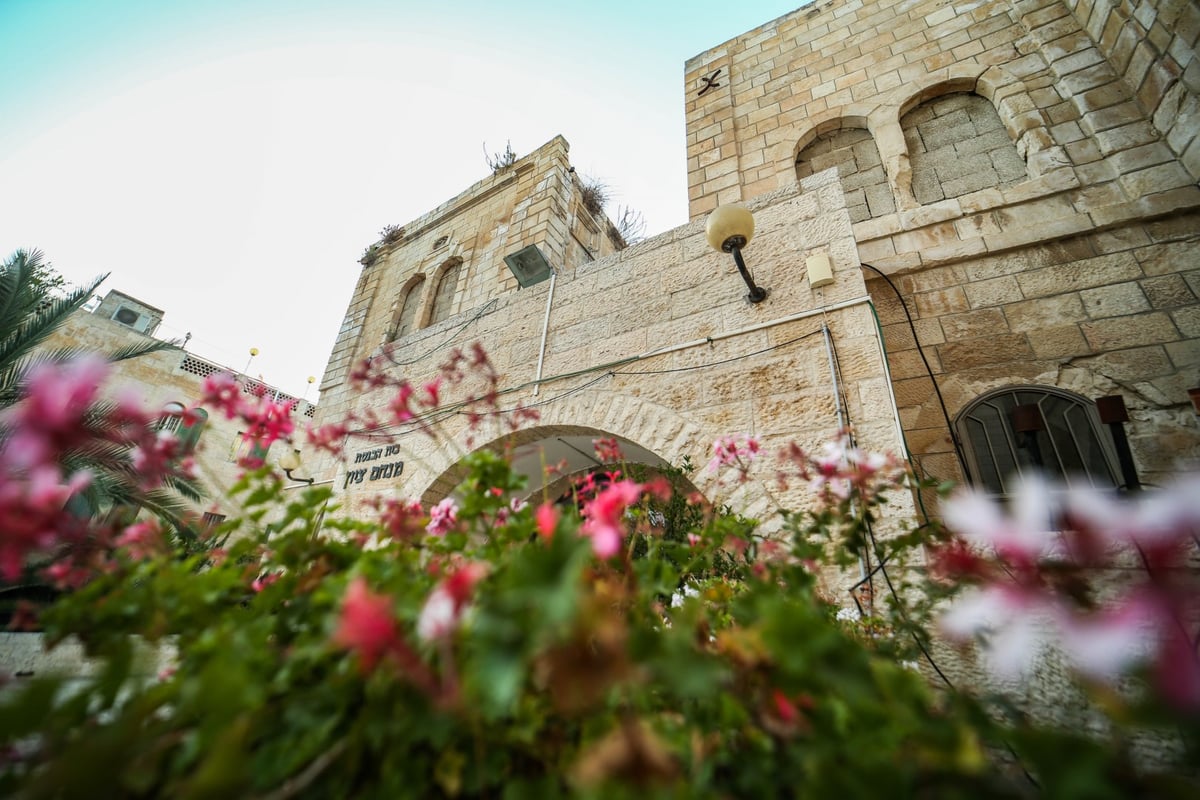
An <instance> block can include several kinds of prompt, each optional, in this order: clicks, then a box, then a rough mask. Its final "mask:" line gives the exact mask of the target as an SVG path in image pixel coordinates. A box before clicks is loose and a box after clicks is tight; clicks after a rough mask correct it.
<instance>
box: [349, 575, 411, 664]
mask: <svg viewBox="0 0 1200 800" xmlns="http://www.w3.org/2000/svg"><path fill="white" fill-rule="evenodd" d="M398 640H399V633H398V631H397V628H396V620H395V616H394V615H393V613H392V599H391V598H390V597H388V596H387V595H382V594H376V593H374V592H372V591H371V590H370V589H369V588H367V582H366V581H365V580H364V579H363V578H362V577H358V578H355V579H354V580H353V581H351V582H350V585H349V586H348V587H346V595H345V597H344V598H343V599H342V613H341V616H340V617H339V618H338V625H337V629H336V630H335V631H334V632H333V642H334V644H336V645H338V646H339V647H342V648H345V649H347V650H350V651H352V652H355V653H358V658H359V663H360V664H361V665H362V669H363V672H370V671H371V670H373V669H374V668H375V665H376V664H378V663H379V659H380V658H382V657H383V656H384V655H386V654H387V653H388V651H389V650H391V649H392V648H393V647H394V646H395V644H396V643H397V641H398Z"/></svg>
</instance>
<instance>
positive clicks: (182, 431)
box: [158, 402, 208, 455]
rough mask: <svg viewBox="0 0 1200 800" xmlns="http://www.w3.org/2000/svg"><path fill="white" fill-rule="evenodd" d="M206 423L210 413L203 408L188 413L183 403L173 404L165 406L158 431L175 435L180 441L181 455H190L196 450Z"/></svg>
mask: <svg viewBox="0 0 1200 800" xmlns="http://www.w3.org/2000/svg"><path fill="white" fill-rule="evenodd" d="M206 422H208V412H207V411H205V410H204V409H203V408H194V409H192V410H191V412H188V410H187V408H186V407H185V406H184V405H183V403H176V402H171V403H167V404H166V405H165V406H163V410H162V416H160V417H159V418H158V430H160V431H169V432H171V433H173V434H175V437H176V438H177V439H179V444H180V446H181V447H180V450H181V453H182V454H183V455H188V454H189V453H191V452H192V451H193V450H195V449H196V445H197V444H198V443H199V441H200V434H201V433H202V432H203V431H204V425H205V423H206Z"/></svg>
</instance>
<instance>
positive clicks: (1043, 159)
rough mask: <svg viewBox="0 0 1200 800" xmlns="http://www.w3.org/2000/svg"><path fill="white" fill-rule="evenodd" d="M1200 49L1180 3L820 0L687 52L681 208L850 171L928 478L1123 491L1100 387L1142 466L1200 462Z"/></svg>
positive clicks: (1192, 21)
mask: <svg viewBox="0 0 1200 800" xmlns="http://www.w3.org/2000/svg"><path fill="white" fill-rule="evenodd" d="M1198 38H1200V7H1197V5H1196V4H1195V3H1190V2H1186V0H1140V1H1133V0H991V1H990V2H971V3H964V2H944V1H940V0H928V1H927V2H921V1H919V0H906V1H905V2H861V1H860V0H822V1H820V2H815V3H811V4H809V5H807V6H805V7H803V8H801V9H799V10H797V11H795V12H793V13H791V14H788V15H785V16H784V17H781V18H779V19H777V20H774V21H773V22H769V23H767V24H766V25H763V26H761V27H759V28H756V29H755V30H753V31H750V32H748V33H746V34H743V35H742V36H739V37H736V38H734V39H732V40H730V41H728V42H726V43H725V44H723V45H721V46H719V47H716V48H714V49H712V50H709V51H706V52H704V53H702V54H700V55H698V56H697V57H695V58H694V59H692V60H691V61H689V62H688V65H687V70H686V72H687V77H686V89H687V92H688V97H687V120H688V173H689V200H690V209H691V214H692V216H693V217H694V218H700V217H702V216H703V215H705V214H707V213H708V212H709V211H710V210H711V209H713V208H714V207H716V206H717V205H718V204H724V203H733V202H740V201H745V200H748V199H751V198H753V197H756V196H758V195H760V194H762V193H765V192H771V191H773V190H776V189H777V188H779V187H782V186H788V185H793V184H794V183H795V181H796V180H797V179H798V178H803V177H804V176H805V175H808V174H811V173H812V172H814V171H817V170H821V169H825V168H828V167H832V166H836V167H837V168H838V172H839V178H840V181H841V184H842V187H843V189H844V191H845V197H846V205H847V209H848V211H849V214H850V218H851V223H852V229H853V232H854V239H855V242H856V245H857V249H858V257H859V260H860V261H861V263H862V264H863V265H864V269H863V275H864V278H866V281H867V288H868V291H869V293H870V295H871V298H872V300H873V302H874V305H875V307H876V308H877V309H878V312H879V315H880V318H881V320H882V322H883V327H884V334H885V340H886V342H887V348H888V354H889V355H888V362H889V367H890V371H891V378H892V382H893V386H894V391H895V396H896V398H897V403H898V406H899V412H900V416H901V418H902V419H903V422H904V429H905V433H906V437H907V440H908V445H909V447H910V448H911V450H912V451H913V453H914V454H915V455H916V456H917V457H918V460H919V462H920V464H921V466H922V467H923V468H924V469H925V470H926V471H927V472H928V473H929V474H931V475H934V476H938V477H944V478H952V479H956V480H964V479H965V480H968V481H970V482H972V483H976V484H979V485H982V486H985V487H988V488H991V489H994V490H998V491H1003V490H1004V486H1005V481H1006V472H1007V471H1009V470H1011V469H1012V468H1014V467H1016V466H1018V465H1020V464H1022V463H1025V462H1027V461H1029V460H1031V459H1035V458H1040V459H1041V460H1042V461H1043V462H1044V465H1045V466H1046V467H1047V468H1049V469H1051V470H1052V471H1065V472H1068V473H1075V474H1078V473H1085V474H1087V475H1088V476H1089V478H1090V479H1091V480H1092V481H1093V482H1094V483H1097V484H1099V485H1123V484H1124V483H1126V482H1127V480H1126V477H1125V476H1124V475H1123V474H1122V472H1121V470H1120V467H1119V464H1118V463H1117V462H1118V461H1119V458H1117V457H1116V456H1115V454H1114V453H1113V451H1112V449H1111V447H1110V444H1111V442H1110V441H1108V439H1109V436H1108V432H1107V431H1106V430H1105V429H1103V427H1102V425H1101V424H1100V423H1101V420H1100V415H1098V414H1097V413H1096V409H1095V407H1094V405H1093V402H1092V401H1093V400H1095V399H1096V398H1099V397H1105V396H1112V395H1120V396H1121V397H1122V398H1123V400H1124V405H1125V406H1126V408H1127V412H1128V416H1129V418H1130V419H1129V424H1128V425H1127V426H1126V427H1127V430H1128V436H1129V439H1130V442H1131V446H1132V453H1133V457H1134V459H1133V460H1134V462H1135V464H1136V467H1137V469H1138V470H1139V472H1140V473H1142V474H1143V475H1146V476H1148V479H1149V480H1152V481H1153V480H1159V479H1161V478H1162V477H1164V475H1165V473H1167V472H1170V471H1172V470H1177V469H1181V468H1185V469H1186V468H1190V469H1195V468H1196V467H1197V465H1198V461H1200V430H1198V427H1197V424H1196V418H1195V409H1194V408H1193V406H1192V405H1191V403H1190V402H1189V399H1188V390H1189V389H1192V388H1194V387H1197V386H1200V304H1198V303H1197V299H1196V298H1197V292H1200V250H1198V248H1197V241H1198V234H1200V217H1198V216H1197V210H1198V209H1200V188H1198V187H1197V185H1196V182H1197V177H1198V176H1200V99H1198V93H1200V60H1197V59H1196V44H1197V39H1198ZM714 76H715V77H714ZM712 83H716V84H718V85H717V86H716V87H715V88H713V87H712V86H710V84H712ZM909 317H911V324H910V320H909ZM1026 405H1030V406H1037V407H1038V410H1039V412H1040V413H1039V414H1037V415H1034V416H1033V418H1032V419H1031V420H1029V421H1028V423H1029V425H1031V426H1037V425H1040V426H1041V430H1040V432H1038V433H1036V437H1037V440H1038V441H1039V442H1040V447H1038V448H1037V449H1038V450H1040V453H1037V454H1031V453H1029V452H1026V451H1028V450H1029V449H1030V448H1029V447H1025V446H1023V444H1022V441H1023V438H1024V435H1025V434H1027V433H1028V431H1020V430H1014V423H1013V422H1012V419H1011V417H1012V413H1013V409H1014V407H1016V406H1026ZM1039 416H1040V417H1041V419H1040V420H1039V419H1038V417H1039ZM1118 416H1119V413H1118ZM1105 421H1107V420H1105ZM1018 427H1020V425H1018Z"/></svg>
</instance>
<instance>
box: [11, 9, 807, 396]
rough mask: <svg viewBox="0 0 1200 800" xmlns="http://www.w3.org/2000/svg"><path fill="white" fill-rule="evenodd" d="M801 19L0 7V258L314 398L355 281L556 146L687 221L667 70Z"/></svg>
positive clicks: (633, 197)
mask: <svg viewBox="0 0 1200 800" xmlns="http://www.w3.org/2000/svg"><path fill="white" fill-rule="evenodd" d="M800 5H803V2H802V0H743V2H740V3H728V2H716V0H694V2H687V3H683V2H664V1H663V0H608V2H578V1H577V0H556V1H552V0H513V1H512V2H505V3H498V2H484V1H483V0H443V2H441V3H440V4H435V3H415V2H409V1H408V0H391V2H385V1H384V0H340V1H339V2H316V1H315V0H287V1H286V2H284V1H283V0H204V1H203V2H200V1H199V0H172V1H171V2H162V1H161V0H0V76H3V77H0V258H6V257H7V256H8V255H10V254H11V253H12V252H13V251H14V250H16V249H18V248H27V249H32V248H37V249H40V250H42V251H44V253H45V254H46V258H47V260H48V261H50V263H51V264H52V265H53V266H54V268H55V269H56V270H58V271H59V272H60V273H61V274H62V275H63V276H64V277H65V278H66V279H67V280H68V281H71V282H74V283H85V282H87V281H88V280H89V279H90V278H92V277H94V276H96V275H99V274H102V273H105V272H107V273H110V276H109V278H108V280H107V281H106V282H105V283H104V284H103V285H102V286H101V288H100V290H99V293H100V294H103V293H104V292H106V291H108V290H110V289H116V290H118V291H121V292H124V293H125V294H128V295H132V296H133V297H136V298H138V299H139V300H142V301H143V302H145V303H147V304H149V305H151V306H154V307H156V308H159V309H161V310H163V311H164V312H166V313H165V317H164V320H163V324H162V326H161V327H160V328H159V331H158V334H159V336H161V337H163V338H183V336H184V335H185V334H186V333H191V335H192V336H191V340H190V341H189V343H188V349H189V350H190V351H192V352H194V353H196V354H197V355H199V356H202V357H205V358H208V359H210V360H213V361H216V362H217V363H220V364H222V365H226V366H230V367H232V368H234V369H236V370H243V369H246V368H247V362H249V361H250V355H249V350H250V348H252V347H253V348H257V349H258V351H259V354H258V356H256V357H255V358H254V359H253V361H252V362H251V363H249V367H248V371H249V372H250V373H251V374H252V375H255V376H261V377H262V378H263V379H264V380H265V381H267V382H268V383H270V384H272V385H274V386H276V387H278V388H281V389H283V390H284V391H286V392H289V393H291V394H294V395H296V396H305V397H307V399H309V400H316V399H317V390H316V384H313V385H310V384H309V383H308V378H309V377H310V376H312V377H315V378H316V379H317V381H318V382H319V380H320V377H321V373H322V371H323V370H324V367H325V362H326V360H327V358H328V356H329V352H330V350H331V349H332V347H333V341H334V338H335V337H336V335H337V330H338V327H339V326H340V324H341V321H342V317H343V315H344V313H345V310H346V305H347V303H348V301H349V299H350V295H351V292H352V291H353V288H354V284H355V281H356V280H357V278H358V274H359V271H360V269H361V267H360V265H359V264H358V258H359V256H360V255H361V254H362V251H363V249H364V248H365V247H366V246H367V245H369V244H371V243H372V242H374V241H375V240H377V239H378V238H379V232H380V230H381V229H382V228H383V227H384V226H385V225H403V224H405V223H406V222H408V221H409V220H412V219H413V218H415V217H418V216H420V215H421V214H423V213H424V212H426V211H428V210H429V209H431V208H433V207H435V206H436V205H438V204H439V203H441V202H443V201H445V200H447V199H449V198H450V197H453V196H454V195H456V194H458V193H459V192H461V191H463V190H464V189H466V188H467V187H468V186H470V185H471V184H472V183H474V182H476V181H478V180H480V179H481V178H484V177H486V176H487V174H488V167H487V163H486V160H485V157H484V149H485V145H486V150H487V151H488V152H490V153H497V152H501V151H503V150H504V148H505V145H506V144H507V143H511V146H512V149H513V150H514V151H516V152H517V154H518V155H524V154H525V153H528V152H530V151H532V150H534V149H536V148H537V147H539V146H541V145H542V144H544V143H545V142H547V141H549V140H550V139H552V138H553V137H554V136H555V135H558V134H562V135H563V136H565V137H566V139H567V141H568V142H569V143H570V144H571V154H570V157H571V163H572V164H573V165H574V166H575V167H576V168H577V169H578V170H579V172H581V173H583V174H584V175H585V176H589V177H592V178H596V179H599V180H601V181H603V182H605V183H606V184H607V185H608V186H609V187H610V190H611V192H612V195H613V201H612V205H611V206H610V210H611V211H615V209H616V207H617V206H618V205H622V206H629V207H632V208H634V209H636V210H638V211H640V212H641V213H642V215H643V216H644V218H645V220H646V223H647V228H646V233H647V234H648V235H653V234H656V233H661V232H662V231H665V230H669V229H671V228H673V227H676V226H678V225H682V224H684V223H685V222H686V221H687V184H686V163H685V162H686V159H685V139H684V112H683V103H684V92H685V87H684V85H683V67H684V62H685V61H686V60H687V59H688V58H691V57H692V56H694V55H697V54H699V53H701V52H703V51H705V50H708V49H709V48H711V47H715V46H717V45H719V44H721V43H722V42H724V41H726V40H728V39H730V38H732V37H734V36H736V35H738V34H741V33H744V32H746V31H748V30H750V29H752V28H755V27H757V26H759V25H761V24H763V23H765V22H768V21H770V20H772V19H775V18H776V17H779V16H781V15H783V14H785V13H787V12H788V11H791V10H793V9H794V8H796V7H798V6H800Z"/></svg>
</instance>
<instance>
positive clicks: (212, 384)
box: [200, 372, 243, 419]
mask: <svg viewBox="0 0 1200 800" xmlns="http://www.w3.org/2000/svg"><path fill="white" fill-rule="evenodd" d="M200 394H201V397H202V398H203V400H202V402H203V403H204V404H205V405H210V406H212V407H213V408H215V409H216V410H218V411H220V412H222V413H224V414H225V419H233V418H234V417H237V416H239V415H240V414H241V413H242V405H243V404H242V387H241V386H239V385H238V382H237V379H235V378H234V377H233V375H231V374H229V373H228V372H220V373H217V374H216V375H209V376H208V377H207V378H205V379H204V383H203V385H202V386H201V387H200Z"/></svg>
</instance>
